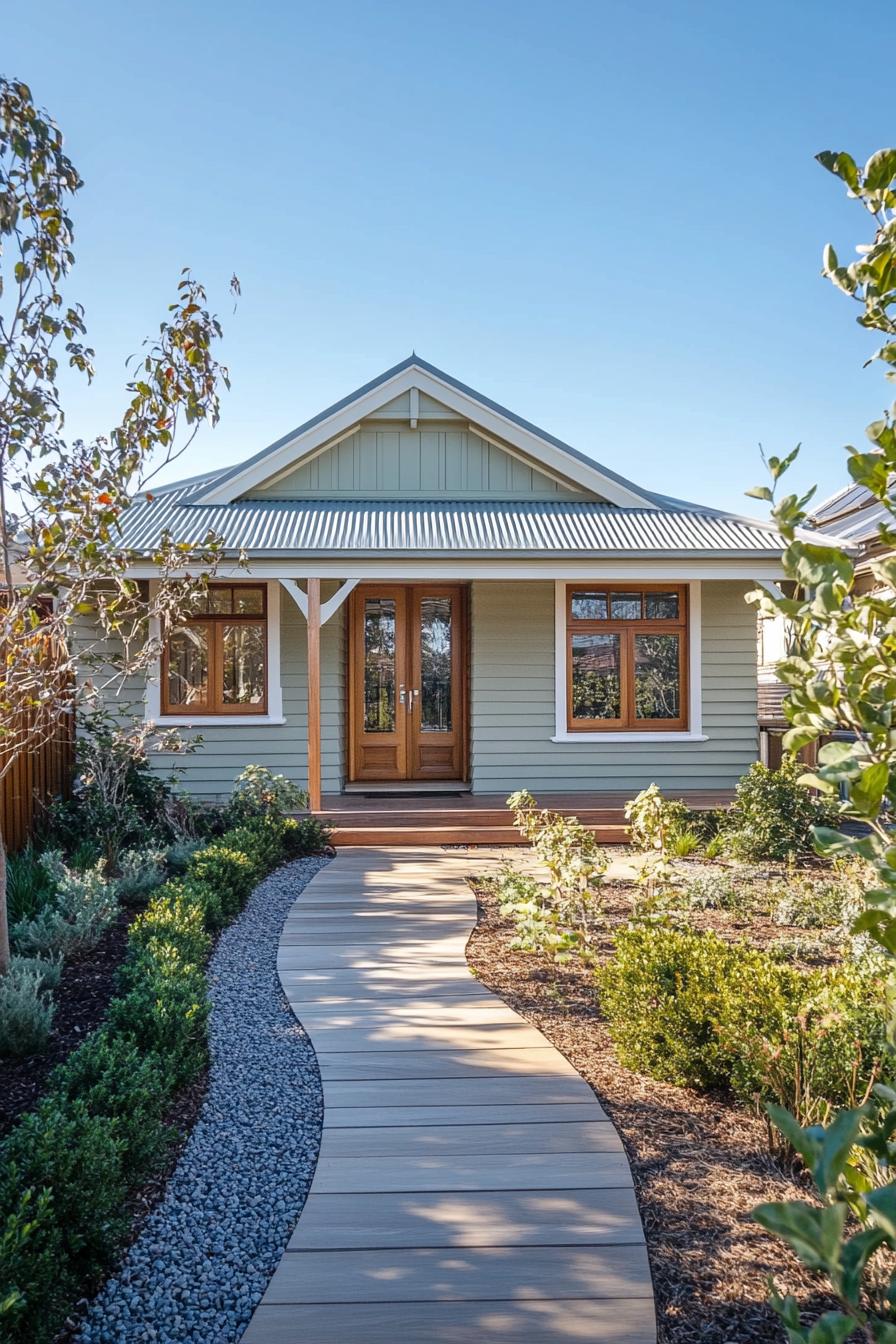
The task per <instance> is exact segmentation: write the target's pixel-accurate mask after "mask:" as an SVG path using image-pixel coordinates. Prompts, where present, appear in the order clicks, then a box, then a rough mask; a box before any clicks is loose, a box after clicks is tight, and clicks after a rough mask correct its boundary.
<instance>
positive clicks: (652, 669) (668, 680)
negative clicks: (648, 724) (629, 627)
mask: <svg viewBox="0 0 896 1344" xmlns="http://www.w3.org/2000/svg"><path fill="white" fill-rule="evenodd" d="M680 638H681V636H680V635H635V717H636V718H638V719H678V718H680V717H681V678H680V674H679V666H680V664H679V640H680Z"/></svg>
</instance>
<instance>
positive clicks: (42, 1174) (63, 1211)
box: [0, 1094, 128, 1338]
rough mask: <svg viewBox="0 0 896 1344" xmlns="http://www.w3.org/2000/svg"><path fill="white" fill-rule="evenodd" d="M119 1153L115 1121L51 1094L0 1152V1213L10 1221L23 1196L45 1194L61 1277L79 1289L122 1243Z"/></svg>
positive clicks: (124, 1218) (123, 1190) (123, 1183)
mask: <svg viewBox="0 0 896 1344" xmlns="http://www.w3.org/2000/svg"><path fill="white" fill-rule="evenodd" d="M122 1153H123V1144H122V1142H121V1140H120V1139H119V1138H118V1137H117V1135H116V1132H115V1124H114V1122H112V1121H111V1120H109V1119H107V1118H106V1117H104V1116H94V1115H91V1114H90V1112H89V1111H88V1109H87V1106H86V1105H85V1104H84V1102H83V1101H81V1100H75V1101H69V1100H68V1099H67V1098H64V1097H60V1096H58V1095H56V1094H51V1095H49V1096H46V1097H44V1099H43V1101H41V1103H40V1105H39V1106H38V1107H37V1109H36V1110H34V1111H31V1112H30V1113H29V1114H28V1115H25V1116H23V1117H22V1119H21V1120H20V1121H19V1122H18V1124H17V1125H16V1126H15V1128H14V1129H13V1130H12V1131H11V1132H10V1134H9V1135H8V1136H7V1138H6V1140H5V1142H4V1144H3V1147H2V1150H0V1162H2V1173H0V1209H2V1210H3V1212H4V1214H7V1215H8V1211H10V1210H12V1209H14V1208H16V1207H17V1206H18V1201H19V1197H20V1195H21V1192H22V1191H23V1190H26V1189H32V1190H35V1191H41V1190H48V1191H49V1192H50V1195H51V1196H52V1200H53V1213H54V1216H55V1218H56V1220H57V1224H58V1228H59V1232H60V1246H59V1251H60V1265H59V1268H60V1272H61V1273H62V1274H65V1271H66V1269H67V1268H68V1269H70V1270H71V1274H72V1278H73V1279H74V1280H75V1281H76V1282H78V1283H82V1282H84V1283H88V1282H91V1281H93V1280H95V1277H96V1276H97V1275H98V1274H99V1273H100V1272H101V1271H102V1270H103V1269H104V1268H106V1266H107V1265H108V1264H109V1263H110V1261H111V1259H112V1257H113V1255H114V1254H115V1251H116V1250H117V1249H118V1247H119V1245H120V1244H121V1240H122V1237H123V1234H124V1231H125V1228H126V1226H127V1212H126V1209H125V1196H126V1194H127V1184H128V1183H127V1181H126V1179H125V1176H124V1171H123V1166H122ZM23 1337H24V1338H28V1336H27V1335H25V1336H23Z"/></svg>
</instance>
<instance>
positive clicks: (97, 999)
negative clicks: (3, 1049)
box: [0, 910, 137, 1135]
mask: <svg viewBox="0 0 896 1344" xmlns="http://www.w3.org/2000/svg"><path fill="white" fill-rule="evenodd" d="M136 913H137V912H136V911H135V910H121V911H120V912H119V914H118V917H117V919H116V920H115V923H114V924H111V925H110V926H109V928H107V929H106V930H105V932H104V933H103V935H102V937H101V938H100V940H99V942H98V943H97V944H96V946H94V947H90V948H85V949H84V951H82V952H80V953H71V954H69V955H68V956H67V957H66V959H65V964H64V966H63V968H62V978H61V980H60V982H59V985H58V987H57V988H56V989H54V991H53V1001H54V1003H55V1004H56V1012H55V1015H54V1017H53V1031H52V1034H51V1036H50V1041H49V1044H48V1046H47V1049H46V1051H45V1052H44V1054H42V1055H31V1056H29V1057H27V1058H25V1059H0V1135H3V1134H5V1133H7V1131H8V1130H9V1129H11V1128H12V1125H13V1124H14V1122H15V1121H16V1119H17V1118H18V1117H19V1116H20V1115H22V1114H23V1112H25V1111H30V1110H32V1109H33V1107H34V1106H35V1105H36V1104H37V1102H38V1101H39V1100H40V1097H41V1094H42V1093H43V1091H44V1089H45V1087H46V1084H47V1078H48V1077H49V1075H50V1073H51V1071H52V1070H53V1069H54V1068H55V1067H56V1065H57V1064H62V1063H63V1062H64V1061H65V1060H66V1059H67V1058H68V1056H69V1055H70V1054H71V1052H72V1051H73V1050H74V1049H76V1047H77V1046H79V1045H80V1044H81V1042H82V1041H83V1040H84V1039H85V1037H87V1036H89V1035H90V1033H91V1032H92V1031H93V1030H94V1029H95V1028H96V1027H98V1026H99V1025H100V1023H101V1022H102V1020H103V1018H104V1017H105V1016H106V1009H107V1008H108V1006H109V1001H110V999H112V998H113V997H114V995H115V990H116V973H117V971H118V968H119V966H120V965H121V963H122V961H123V960H124V955H125V950H126V947H127V936H128V926H129V925H130V923H131V920H132V919H133V918H134V915H135V914H136Z"/></svg>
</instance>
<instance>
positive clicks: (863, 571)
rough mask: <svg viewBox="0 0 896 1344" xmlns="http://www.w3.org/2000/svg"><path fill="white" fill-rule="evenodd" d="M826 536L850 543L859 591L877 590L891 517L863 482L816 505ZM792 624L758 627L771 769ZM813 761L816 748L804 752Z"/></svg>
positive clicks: (777, 754) (774, 620)
mask: <svg viewBox="0 0 896 1344" xmlns="http://www.w3.org/2000/svg"><path fill="white" fill-rule="evenodd" d="M808 522H809V525H810V527H811V528H813V529H814V530H815V532H816V540H817V539H818V536H817V534H818V533H822V534H823V536H822V540H830V541H833V542H834V543H835V544H837V545H839V546H844V547H847V548H848V549H849V551H850V553H851V555H852V559H853V563H854V564H855V570H856V580H855V591H856V592H857V593H869V592H873V591H874V590H875V584H876V581H875V578H874V575H873V574H872V572H871V564H872V561H874V560H880V559H882V558H883V557H884V556H886V555H891V554H892V549H891V548H890V547H888V546H887V545H885V543H884V542H883V541H882V540H881V536H880V528H881V526H882V525H885V526H889V525H890V524H891V522H892V517H891V515H890V514H889V513H888V512H887V510H886V509H885V508H884V506H883V505H882V504H881V503H880V501H879V500H877V499H875V497H874V496H873V495H872V494H871V493H870V491H869V490H868V489H867V488H866V487H865V486H864V485H858V484H856V483H854V482H853V483H851V484H850V485H847V486H844V487H843V489H842V490H838V491H837V492H836V494H833V495H831V496H830V497H829V498H828V499H826V500H824V501H823V502H822V503H821V504H819V505H817V506H816V508H815V510H814V511H813V512H812V514H811V515H810V517H809V519H808ZM788 652H789V648H788V626H787V622H786V621H785V620H784V618H783V617H781V616H775V617H770V616H766V617H762V618H761V619H760V621H759V625H758V650H757V664H758V667H757V679H758V720H759V752H760V758H761V760H763V761H764V762H765V763H766V765H768V766H770V767H771V768H772V769H774V768H776V767H777V766H778V765H779V764H780V761H781V755H782V738H783V736H784V733H785V732H786V731H787V729H788V727H789V726H790V725H789V723H788V721H787V719H786V717H785V714H784V709H783V703H784V699H785V697H786V695H787V687H786V686H784V684H783V683H782V682H780V681H779V680H778V676H777V666H778V663H779V662H780V661H781V659H782V658H784V657H786V656H787V653H788ZM802 754H803V757H804V759H806V760H808V761H812V760H814V748H810V749H807V750H806V752H804V753H802Z"/></svg>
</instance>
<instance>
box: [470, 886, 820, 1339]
mask: <svg viewBox="0 0 896 1344" xmlns="http://www.w3.org/2000/svg"><path fill="white" fill-rule="evenodd" d="M474 887H475V889H476V894H477V899H478V902H479V912H480V917H479V923H478V926H477V928H476V930H475V931H474V933H473V935H472V937H471V940H470V943H469V946H468V949H467V956H468V960H469V962H470V965H471V967H472V968H473V970H474V971H475V973H476V975H477V976H478V977H479V979H480V980H481V981H482V982H483V984H485V985H487V986H488V987H489V988H490V989H492V990H493V991H494V992H495V993H497V994H499V995H500V996H501V998H502V999H504V1000H505V1002H506V1003H508V1004H509V1005H510V1006H511V1007H512V1008H514V1009H515V1010H516V1011H517V1012H519V1013H520V1014H521V1015H522V1016H523V1017H525V1018H527V1019H528V1020H529V1021H530V1022H532V1023H533V1024H534V1025H535V1026H537V1027H538V1028H539V1029H540V1030H541V1031H543V1032H544V1034H545V1036H546V1037H547V1038H548V1040H550V1041H551V1043H552V1044H553V1045H555V1046H556V1047H557V1049H559V1050H560V1051H561V1052H562V1053H563V1054H564V1055H565V1056H566V1057H567V1058H568V1059H569V1060H570V1062H571V1063H572V1064H573V1065H574V1066H575V1068H577V1069H578V1070H579V1072H580V1073H581V1074H582V1076H583V1077H584V1078H585V1079H586V1080H587V1081H588V1082H589V1083H590V1084H591V1085H592V1087H593V1088H594V1090H595V1092H596V1093H597V1095H598V1096H599V1098H600V1100H601V1102H602V1103H603V1105H604V1106H605V1108H606V1110H607V1112H608V1114H609V1115H610V1117H611V1118H612V1120H613V1122H614V1123H615V1125H616V1127H617V1129H618V1131H619V1133H620V1136H621V1137H622V1141H623V1143H624V1145H625V1148H626V1151H627V1153H628V1157H629V1161H630V1163H631V1167H632V1173H633V1177H634V1181H635V1188H636V1191H637V1195H638V1201H639V1205H640V1209H641V1216H642V1219H643V1222H644V1230H645V1234H646V1237H647V1245H648V1251H649V1255H650V1263H651V1269H652V1273H653V1279H654V1288H655V1292H656V1299H657V1315H658V1322H659V1340H660V1344H732V1342H733V1341H734V1340H737V1341H740V1340H750V1341H751V1344H772V1342H773V1341H774V1344H779V1341H780V1339H781V1327H780V1322H779V1321H778V1319H777V1318H776V1317H775V1316H774V1314H773V1312H772V1311H771V1308H770V1307H769V1306H768V1305H767V1300H766V1299H767V1279H768V1276H769V1274H771V1273H773V1272H774V1273H779V1274H780V1275H781V1276H782V1278H786V1283H787V1286H788V1289H789V1290H790V1291H797V1292H798V1293H799V1295H800V1300H801V1303H802V1305H803V1306H804V1308H805V1309H806V1310H807V1311H809V1312H812V1311H813V1310H816V1309H821V1308H823V1307H825V1306H826V1305H829V1304H828V1303H826V1302H822V1301H820V1300H819V1299H818V1298H817V1296H815V1297H813V1292H814V1289H815V1285H814V1283H813V1281H812V1278H811V1276H810V1275H808V1274H807V1272H806V1271H805V1270H803V1269H802V1268H801V1267H800V1266H799V1264H798V1262H797V1261H796V1259H795V1258H794V1257H793V1256H792V1255H791V1253H790V1252H789V1250H788V1249H787V1247H786V1246H784V1245H783V1244H782V1243H781V1242H778V1241H776V1240H773V1239H772V1238H770V1237H769V1236H768V1235H767V1234H766V1233H765V1232H763V1231H762V1230H761V1229H760V1228H759V1227H758V1226H757V1225H756V1224H755V1223H754V1222H753V1221H752V1219H751V1216H750V1215H751V1210H752V1209H753V1208H754V1207H755V1205H756V1204H758V1203H760V1202H762V1201H763V1200H769V1199H798V1198H804V1197H806V1195H807V1192H808V1186H807V1185H806V1184H805V1183H804V1182H803V1180H802V1179H801V1178H800V1177H799V1175H798V1174H797V1173H796V1172H795V1170H793V1169H792V1168H788V1167H787V1166H785V1165H782V1164H781V1163H779V1162H778V1161H776V1160H775V1159H774V1158H773V1157H772V1156H771V1155H770V1152H769V1147H768V1133H767V1128H766V1124H765V1121H764V1119H763V1118H762V1117H761V1116H760V1114H759V1113H758V1111H757V1110H756V1109H753V1108H750V1107H748V1106H743V1105H738V1104H736V1103H735V1102H733V1101H732V1100H731V1099H730V1098H729V1097H727V1096H725V1095H716V1094H707V1093H699V1092H696V1091H692V1090H690V1089H688V1088H681V1087H675V1086H672V1085H670V1084H667V1083H662V1082H659V1081H657V1080H656V1079H653V1078H650V1077H647V1076H645V1075H641V1074H637V1073H633V1072H631V1071H630V1070H628V1069H626V1068H624V1067H623V1066H622V1065H621V1064H620V1063H619V1061H618V1059H617V1057H616V1053H615V1050H614V1047H613V1043H612V1041H611V1040H610V1036H609V1032H608V1030H607V1027H606V1025H605V1024H604V1022H603V1021H602V1020H601V1017H600V1008H599V1002H598V996H597V990H596V986H595V980H594V973H593V970H591V969H589V968H588V967H587V966H586V965H584V964H583V963H582V962H581V961H580V960H578V959H576V958H573V959H572V960H570V961H568V962H566V963H565V964H562V965H561V964H557V963H556V962H555V961H554V960H552V959H551V958H550V957H548V956H547V955H544V954H542V953H538V952H536V953H527V952H522V951H516V950H514V949H513V948H512V947H511V943H512V941H513V938H514V935H515V928H514V924H513V922H512V920H511V919H509V918H504V917H502V915H501V913H500V909H499V905H498V900H497V897H496V896H495V895H494V894H493V893H491V892H490V891H489V890H487V889H486V888H485V887H484V886H483V885H482V884H476V883H474ZM635 895H636V889H635V888H634V887H633V886H632V885H631V884H628V883H614V882H612V881H611V882H607V883H605V884H604V886H603V887H602V889H601V899H602V906H603V912H602V914H601V916H600V918H599V920H595V928H594V944H593V947H594V950H595V951H596V952H597V954H598V956H599V957H607V956H609V954H610V952H611V949H612V932H613V928H614V927H616V926H619V925H620V924H623V923H625V922H626V921H627V920H628V918H629V916H630V914H631V911H632V906H633V904H634V900H635ZM695 919H696V922H697V923H698V924H699V925H700V926H701V927H711V928H712V929H714V930H715V931H717V932H718V933H719V934H720V935H721V936H727V937H732V938H733V937H736V936H740V937H742V936H743V935H744V933H745V932H746V921H745V920H744V919H743V917H741V916H738V915H736V914H732V913H730V912H727V911H718V910H708V911H700V912H699V913H697V914H696V916H695ZM773 931H774V934H775V935H776V936H777V937H780V936H781V935H785V934H786V933H787V932H788V930H787V929H785V928H782V927H781V926H780V925H778V924H775V925H774V926H773ZM750 932H751V934H752V933H753V925H752V921H750ZM756 932H757V934H758V936H759V938H760V940H762V939H763V937H765V939H766V940H767V941H770V940H771V937H772V926H769V927H767V928H763V927H762V926H761V925H760V926H759V927H758V928H757V930H756Z"/></svg>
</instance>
